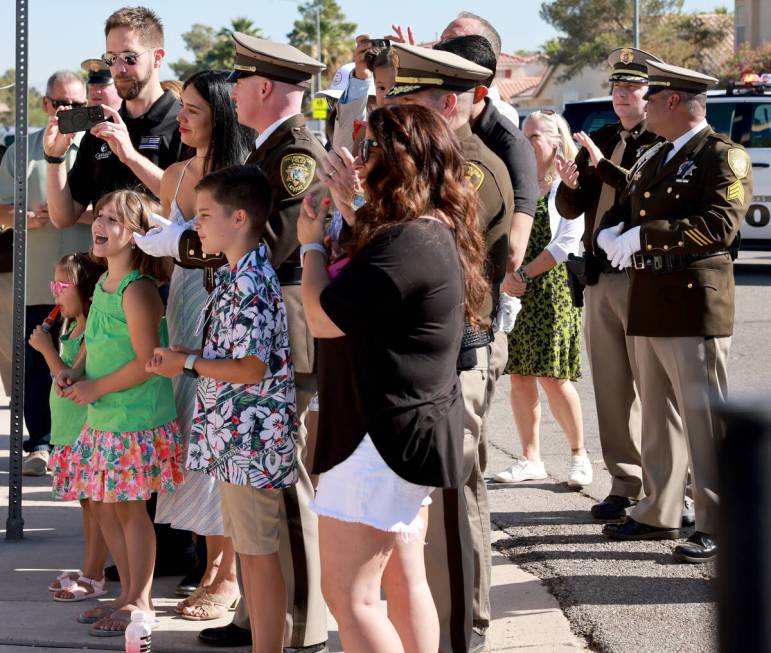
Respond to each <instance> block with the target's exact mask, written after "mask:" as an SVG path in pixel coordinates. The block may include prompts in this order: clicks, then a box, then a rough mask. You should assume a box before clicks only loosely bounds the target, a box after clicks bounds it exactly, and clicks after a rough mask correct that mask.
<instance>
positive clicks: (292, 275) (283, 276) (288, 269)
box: [276, 261, 303, 286]
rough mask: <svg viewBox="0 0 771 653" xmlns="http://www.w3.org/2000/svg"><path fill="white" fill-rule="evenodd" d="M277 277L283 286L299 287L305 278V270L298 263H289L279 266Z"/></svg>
mask: <svg viewBox="0 0 771 653" xmlns="http://www.w3.org/2000/svg"><path fill="white" fill-rule="evenodd" d="M276 276H277V277H278V282H279V283H280V284H281V285H282V286H299V285H300V282H301V281H302V278H303V269H302V268H301V267H300V265H299V264H298V263H297V261H287V262H286V263H282V264H281V265H279V266H278V269H277V270H276Z"/></svg>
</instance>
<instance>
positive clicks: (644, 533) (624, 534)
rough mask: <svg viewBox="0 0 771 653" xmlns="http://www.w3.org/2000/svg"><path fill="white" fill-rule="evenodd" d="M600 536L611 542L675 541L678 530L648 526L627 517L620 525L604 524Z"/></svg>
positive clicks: (678, 534) (678, 535) (678, 533)
mask: <svg viewBox="0 0 771 653" xmlns="http://www.w3.org/2000/svg"><path fill="white" fill-rule="evenodd" d="M602 534H603V535H604V536H605V537H607V538H608V539H611V540H676V539H677V538H678V537H680V529H679V528H659V527H658V526H648V524H643V523H641V522H639V521H635V520H634V519H632V518H631V517H627V518H626V519H625V520H624V521H623V522H621V523H620V524H605V526H603V527H602Z"/></svg>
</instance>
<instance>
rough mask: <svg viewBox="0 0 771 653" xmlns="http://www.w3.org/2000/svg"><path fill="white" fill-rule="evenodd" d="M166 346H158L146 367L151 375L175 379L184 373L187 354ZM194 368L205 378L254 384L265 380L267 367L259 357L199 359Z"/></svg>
mask: <svg viewBox="0 0 771 653" xmlns="http://www.w3.org/2000/svg"><path fill="white" fill-rule="evenodd" d="M174 349H177V348H173V349H169V348H165V347H157V348H156V349H155V351H154V353H153V355H152V358H150V359H149V360H148V361H147V364H146V365H145V369H146V370H147V371H148V372H149V373H152V374H159V375H160V376H166V377H169V378H171V377H174V376H177V375H178V374H182V369H183V366H184V364H185V360H186V359H187V357H188V356H189V354H188V353H187V352H180V351H174ZM193 369H194V370H195V371H196V372H198V374H199V375H200V376H205V377H208V378H210V379H216V380H218V381H225V382H226V383H241V384H248V385H253V384H255V383H259V382H260V381H262V379H263V377H264V376H265V371H266V370H267V369H268V366H267V365H266V364H265V363H264V362H263V361H262V360H260V359H259V358H258V357H257V356H247V357H246V358H217V359H209V358H200V357H199V358H197V359H196V361H195V363H194V364H193Z"/></svg>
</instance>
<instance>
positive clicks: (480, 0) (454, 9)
mask: <svg viewBox="0 0 771 653" xmlns="http://www.w3.org/2000/svg"><path fill="white" fill-rule="evenodd" d="M630 1H631V0H630ZM338 2H339V4H340V5H341V7H342V8H343V11H344V12H345V14H346V16H347V18H348V19H349V20H352V21H354V22H356V23H357V24H358V25H359V29H360V31H362V32H363V31H369V32H370V33H371V34H372V35H373V36H374V35H377V36H381V35H384V34H386V33H388V32H389V31H390V25H391V23H392V22H399V23H402V24H408V23H409V24H411V25H412V26H413V27H414V28H415V31H416V35H417V37H418V38H419V39H421V40H427V39H431V38H434V37H435V36H436V35H437V32H440V31H441V30H442V28H443V27H444V26H445V25H446V24H447V23H448V22H449V21H450V20H451V19H452V18H453V17H454V16H456V15H457V14H458V12H459V11H463V10H470V11H474V12H475V13H477V14H479V15H481V16H484V17H485V18H487V19H488V20H490V21H491V22H492V23H493V24H494V25H495V26H496V27H497V28H498V30H499V31H500V33H501V37H502V39H503V49H504V51H507V52H513V51H515V50H518V49H536V48H537V47H538V46H540V45H541V44H542V43H543V42H544V41H546V40H547V39H549V38H551V37H552V36H555V32H554V31H553V30H552V29H551V27H550V26H549V25H547V24H546V23H544V22H543V21H542V20H541V19H540V17H539V16H538V9H539V7H540V6H541V3H540V2H538V1H532V0H509V1H508V2H507V1H506V0H475V2H473V3H472V2H468V0H442V1H441V2H437V1H436V0H424V1H423V2H415V1H414V0H412V1H408V0H388V1H387V2H381V1H379V0H364V1H359V2H353V1H352V0H338ZM125 4H130V1H129V0H126V1H124V2H120V1H118V2H115V1H114V0H108V1H106V2H99V3H97V2H94V1H93V0H29V2H28V6H29V7H30V41H29V42H30V48H31V56H30V76H29V79H30V83H31V84H32V85H34V86H37V87H38V88H42V87H43V86H44V85H45V80H46V78H47V77H48V75H49V74H50V73H51V72H53V71H54V70H56V69H59V68H73V69H76V68H77V67H78V65H79V64H80V62H81V61H82V60H83V59H87V58H90V57H95V56H99V55H100V54H101V53H102V52H103V51H104V36H103V32H102V30H103V28H104V20H105V18H106V17H107V16H108V15H109V14H110V13H111V12H112V11H114V10H115V9H117V8H119V7H121V6H124V5H125ZM137 4H140V0H138V2H137ZM145 4H147V5H148V6H150V7H152V8H153V9H155V10H156V11H157V12H158V13H159V15H160V16H161V19H162V20H163V21H164V23H165V28H166V52H167V58H168V59H169V60H171V61H176V60H177V59H179V58H180V57H186V58H188V59H189V58H190V54H189V53H188V52H186V51H185V49H184V42H183V41H182V38H181V34H182V33H183V32H185V31H187V30H188V29H189V28H190V26H191V25H192V24H193V23H204V24H208V25H212V26H213V27H215V28H219V27H222V26H223V25H225V24H228V23H229V22H230V19H231V18H234V17H236V16H246V17H248V18H250V19H251V20H252V21H253V22H254V24H255V25H257V26H259V27H261V28H262V29H263V32H264V34H265V35H267V36H268V37H269V38H273V39H274V40H285V38H286V34H287V33H288V32H289V31H290V30H291V29H292V24H293V22H294V20H295V19H296V18H297V15H298V11H297V3H295V2H293V1H292V0H258V1H256V2H245V1H244V0H187V1H186V2H182V1H180V0H145ZM721 4H723V5H728V6H729V8H730V9H731V10H733V3H731V2H721V1H720V0H686V1H685V10H686V11H709V10H712V9H713V8H714V7H716V6H719V5H721ZM15 6H16V3H15V1H14V0H2V2H0V71H4V70H6V69H7V68H11V67H13V66H14V60H15V50H14V43H15V26H16V20H15ZM183 9H184V10H183ZM162 73H163V75H162V76H163V77H171V76H172V74H171V71H170V69H169V68H168V67H164V70H163V71H162Z"/></svg>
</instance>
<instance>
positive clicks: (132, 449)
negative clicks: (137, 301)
mask: <svg viewBox="0 0 771 653" xmlns="http://www.w3.org/2000/svg"><path fill="white" fill-rule="evenodd" d="M105 277H106V275H105V276H103V277H102V278H101V279H100V280H99V283H98V284H97V286H96V289H95V290H94V298H93V301H92V303H91V309H90V311H89V313H88V320H87V322H86V330H85V341H86V378H88V379H97V378H101V377H103V376H106V375H108V374H112V373H113V372H115V371H116V370H118V369H120V368H121V367H123V366H124V365H126V364H127V363H128V362H130V361H132V360H133V359H134V358H135V357H136V354H135V352H134V348H133V347H132V345H131V338H130V337H129V332H128V324H127V322H126V315H125V313H124V312H123V293H124V291H125V290H126V287H127V286H128V285H129V284H130V283H132V282H133V281H136V280H138V279H140V278H142V275H141V274H140V273H139V271H137V270H134V271H132V272H130V273H129V274H128V275H126V276H125V277H124V278H123V279H122V280H121V282H120V284H119V285H118V288H117V289H116V290H115V292H114V293H108V292H105V290H104V288H103V286H102V283H103V281H104V279H105ZM159 335H160V341H161V344H162V345H163V346H166V345H167V344H168V336H167V333H166V324H165V321H164V320H162V321H161V324H160V327H159ZM182 456H183V452H182V442H181V438H180V433H179V429H178V427H177V421H176V407H175V405H174V396H173V393H172V389H171V381H170V380H169V379H167V378H165V377H161V376H152V377H150V378H149V379H148V380H147V381H144V382H143V383H140V384H139V385H135V386H133V387H131V388H127V389H125V390H120V391H118V392H112V393H110V394H107V395H104V396H103V397H100V398H99V399H98V400H97V401H95V402H94V403H93V404H91V405H89V406H88V413H87V415H86V425H85V426H84V428H83V431H82V432H81V434H80V436H79V437H78V439H77V440H76V442H75V444H74V445H73V447H72V459H71V472H72V474H73V481H72V484H73V490H74V493H75V494H76V495H77V496H76V497H75V498H79V499H82V498H88V499H92V500H94V501H104V502H108V503H112V502H116V501H134V500H147V499H149V498H150V495H151V494H152V493H153V492H159V491H171V490H173V489H174V488H175V487H176V486H177V485H179V484H180V483H181V482H182V480H183V475H182V467H181V461H182Z"/></svg>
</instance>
